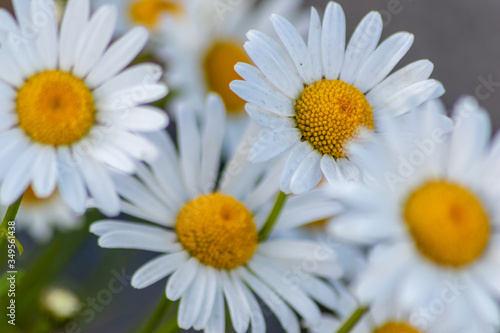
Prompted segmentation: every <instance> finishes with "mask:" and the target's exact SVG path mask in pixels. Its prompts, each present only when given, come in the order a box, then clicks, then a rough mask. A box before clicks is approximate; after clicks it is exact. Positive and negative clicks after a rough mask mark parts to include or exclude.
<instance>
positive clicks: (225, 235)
mask: <svg viewBox="0 0 500 333" xmlns="http://www.w3.org/2000/svg"><path fill="white" fill-rule="evenodd" d="M175 231H176V232H177V235H178V237H179V242H180V243H181V244H182V246H183V247H184V249H185V250H186V251H188V252H189V253H190V254H191V255H192V256H193V257H195V258H197V259H198V260H199V261H200V262H201V263H203V264H205V265H208V266H212V267H215V268H217V269H233V268H236V267H238V266H241V265H244V264H246V262H247V261H248V260H249V259H250V258H251V257H252V255H253V254H254V252H255V249H256V248H257V229H256V227H255V224H254V220H253V216H252V213H250V211H249V210H248V209H247V208H246V207H245V206H244V205H243V204H242V203H241V202H239V201H237V200H236V199H234V198H233V197H231V196H227V195H223V194H220V193H213V194H208V195H205V196H200V197H198V198H197V199H194V200H192V201H190V202H188V203H187V204H186V205H184V207H183V208H182V209H181V211H180V212H179V215H178V216H177V223H176V225H175Z"/></svg>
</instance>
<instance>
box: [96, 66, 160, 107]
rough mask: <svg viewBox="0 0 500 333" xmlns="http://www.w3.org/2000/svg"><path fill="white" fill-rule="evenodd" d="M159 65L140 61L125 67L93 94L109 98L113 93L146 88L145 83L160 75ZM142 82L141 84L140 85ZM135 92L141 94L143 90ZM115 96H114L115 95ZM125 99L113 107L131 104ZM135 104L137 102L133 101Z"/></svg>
mask: <svg viewBox="0 0 500 333" xmlns="http://www.w3.org/2000/svg"><path fill="white" fill-rule="evenodd" d="M162 73H163V71H162V69H161V67H160V66H158V65H155V64H149V63H142V64H138V65H135V66H132V67H130V68H127V69H126V70H124V71H123V72H122V73H120V74H118V75H117V76H115V77H114V78H112V79H111V80H109V81H108V82H106V83H105V84H103V85H102V86H100V87H99V88H97V89H96V90H94V93H93V94H94V96H95V98H97V99H109V98H111V97H115V95H117V94H118V95H119V96H123V95H124V93H123V92H127V91H128V92H130V93H133V92H134V89H135V90H138V89H146V88H148V86H147V85H152V84H154V83H156V82H157V81H158V80H159V79H160V78H161V76H162ZM141 84H142V85H141ZM136 94H138V95H139V94H140V95H143V94H144V92H142V91H139V92H137V93H136ZM132 96H133V95H132ZM115 98H116V97H115ZM126 102H127V101H122V105H121V106H119V105H117V106H116V107H114V109H118V110H119V109H127V108H129V107H131V105H129V104H126ZM135 104H137V103H135Z"/></svg>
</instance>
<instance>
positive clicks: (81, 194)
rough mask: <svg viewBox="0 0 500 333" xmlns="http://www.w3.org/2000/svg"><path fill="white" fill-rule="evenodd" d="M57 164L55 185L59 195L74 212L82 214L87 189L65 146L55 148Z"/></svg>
mask: <svg viewBox="0 0 500 333" xmlns="http://www.w3.org/2000/svg"><path fill="white" fill-rule="evenodd" d="M57 166H58V172H57V174H58V178H57V186H58V190H59V192H60V193H61V197H62V198H63V200H64V201H65V202H66V203H67V204H68V206H69V207H70V208H71V209H72V210H73V211H74V212H76V213H77V214H83V213H84V212H85V201H86V199H87V190H86V188H85V183H84V181H83V177H82V175H81V174H80V172H79V170H78V167H77V166H78V164H77V161H75V160H74V158H73V157H72V156H71V153H70V152H69V149H68V148H67V147H60V148H59V149H58V150H57Z"/></svg>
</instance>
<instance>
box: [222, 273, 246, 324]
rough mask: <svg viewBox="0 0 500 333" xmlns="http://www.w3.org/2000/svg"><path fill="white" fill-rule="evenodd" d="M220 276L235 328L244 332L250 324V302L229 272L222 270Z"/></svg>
mask: <svg viewBox="0 0 500 333" xmlns="http://www.w3.org/2000/svg"><path fill="white" fill-rule="evenodd" d="M220 276H221V283H222V288H223V290H224V296H225V298H226V301H227V306H228V307H229V312H230V314H231V321H232V323H233V327H234V330H235V331H236V332H237V333H244V332H246V331H247V328H248V325H249V324H250V313H249V312H250V310H249V308H248V304H247V302H246V300H245V297H244V296H243V295H242V294H241V292H240V291H239V289H238V288H237V287H236V285H235V284H234V281H233V280H232V279H231V278H230V277H229V276H228V274H227V272H226V271H221V272H220Z"/></svg>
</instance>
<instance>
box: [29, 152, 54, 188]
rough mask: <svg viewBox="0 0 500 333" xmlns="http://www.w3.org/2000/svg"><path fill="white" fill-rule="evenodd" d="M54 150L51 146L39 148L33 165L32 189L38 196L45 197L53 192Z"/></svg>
mask: <svg viewBox="0 0 500 333" xmlns="http://www.w3.org/2000/svg"><path fill="white" fill-rule="evenodd" d="M56 162H57V160H56V150H55V148H54V147H52V146H44V147H42V148H41V149H40V154H39V155H38V158H37V160H36V161H35V164H34V165H33V170H34V171H33V184H32V185H33V191H34V192H35V194H36V196H37V197H39V198H46V197H48V196H49V195H51V194H52V193H53V192H54V189H55V186H56V181H57V166H56Z"/></svg>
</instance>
